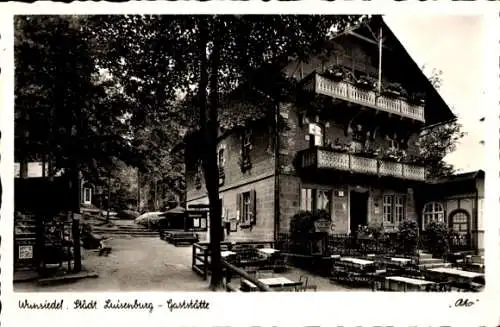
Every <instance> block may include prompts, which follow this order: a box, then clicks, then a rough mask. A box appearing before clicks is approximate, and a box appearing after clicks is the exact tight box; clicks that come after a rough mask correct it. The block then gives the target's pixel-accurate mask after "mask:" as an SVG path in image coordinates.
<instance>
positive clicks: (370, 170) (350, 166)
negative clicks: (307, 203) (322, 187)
mask: <svg viewBox="0 0 500 327" xmlns="http://www.w3.org/2000/svg"><path fill="white" fill-rule="evenodd" d="M299 156H300V158H301V167H302V168H318V169H333V170H341V171H348V172H353V173H360V174H371V175H379V176H388V177H395V178H401V179H410V180H418V181H424V180H425V168H424V167H421V166H417V165H413V164H407V163H401V162H393V161H387V160H380V159H376V158H366V157H363V156H361V155H357V154H351V153H344V152H336V151H335V150H332V149H324V148H311V149H307V150H303V151H301V152H300V154H299Z"/></svg>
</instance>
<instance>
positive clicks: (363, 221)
mask: <svg viewBox="0 0 500 327" xmlns="http://www.w3.org/2000/svg"><path fill="white" fill-rule="evenodd" d="M349 214H350V219H351V223H350V226H349V227H350V230H351V233H353V232H356V231H357V230H358V226H359V225H364V226H366V225H367V223H368V192H363V193H361V192H355V191H351V193H350V208H349Z"/></svg>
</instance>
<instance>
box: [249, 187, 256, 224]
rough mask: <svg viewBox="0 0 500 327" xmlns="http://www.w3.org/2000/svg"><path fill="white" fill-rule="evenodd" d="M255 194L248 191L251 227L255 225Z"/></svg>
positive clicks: (252, 191) (253, 191)
mask: <svg viewBox="0 0 500 327" xmlns="http://www.w3.org/2000/svg"><path fill="white" fill-rule="evenodd" d="M255 199H256V193H255V190H251V191H250V210H251V216H250V223H251V224H252V225H255V221H256V213H257V210H256V205H255V203H256V201H255Z"/></svg>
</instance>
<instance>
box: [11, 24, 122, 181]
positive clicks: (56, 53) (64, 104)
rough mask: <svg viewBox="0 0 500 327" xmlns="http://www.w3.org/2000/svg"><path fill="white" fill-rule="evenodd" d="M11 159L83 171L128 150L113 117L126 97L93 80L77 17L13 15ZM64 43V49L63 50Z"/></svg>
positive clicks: (102, 163) (97, 80)
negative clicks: (76, 167)
mask: <svg viewBox="0 0 500 327" xmlns="http://www.w3.org/2000/svg"><path fill="white" fill-rule="evenodd" d="M15 24H16V35H15V44H14V50H15V60H16V62H15V66H16V71H15V79H16V83H15V93H16V99H15V112H16V115H15V116H16V130H15V136H16V138H15V149H16V153H15V157H16V160H17V161H28V160H44V159H45V158H47V157H48V156H50V157H51V159H52V160H51V163H52V164H53V165H54V169H57V168H68V167H69V166H71V161H76V162H78V163H79V165H81V167H82V171H84V172H85V173H88V172H91V171H94V172H95V170H96V169H97V167H98V166H100V165H108V164H109V162H110V158H111V157H113V156H120V157H123V156H125V154H127V153H129V152H130V149H129V147H128V144H127V142H126V141H125V140H124V139H123V138H122V137H121V136H122V135H123V134H124V133H125V132H126V129H127V127H126V125H125V124H123V123H122V122H121V121H120V120H118V119H117V117H119V116H120V115H121V114H122V113H123V108H124V106H123V103H124V99H123V97H121V96H120V95H119V94H117V93H114V92H111V91H110V90H109V88H108V84H107V82H106V81H103V80H100V79H99V78H98V77H97V70H96V67H95V66H94V64H93V62H92V60H91V54H90V52H91V48H90V47H89V43H88V34H86V33H85V32H84V31H83V30H82V29H81V24H82V22H81V21H80V20H79V19H78V18H74V17H65V16H34V17H26V16H16V19H15ZM61 45H64V46H61Z"/></svg>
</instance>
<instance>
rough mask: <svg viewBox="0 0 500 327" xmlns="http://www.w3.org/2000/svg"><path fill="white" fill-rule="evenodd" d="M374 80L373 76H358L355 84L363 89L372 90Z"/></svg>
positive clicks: (374, 83)
mask: <svg viewBox="0 0 500 327" xmlns="http://www.w3.org/2000/svg"><path fill="white" fill-rule="evenodd" d="M375 85H376V81H375V79H374V78H373V77H371V76H368V75H363V76H360V77H359V78H358V79H357V80H356V86H358V87H360V88H363V89H365V90H373V89H374V88H375Z"/></svg>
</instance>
